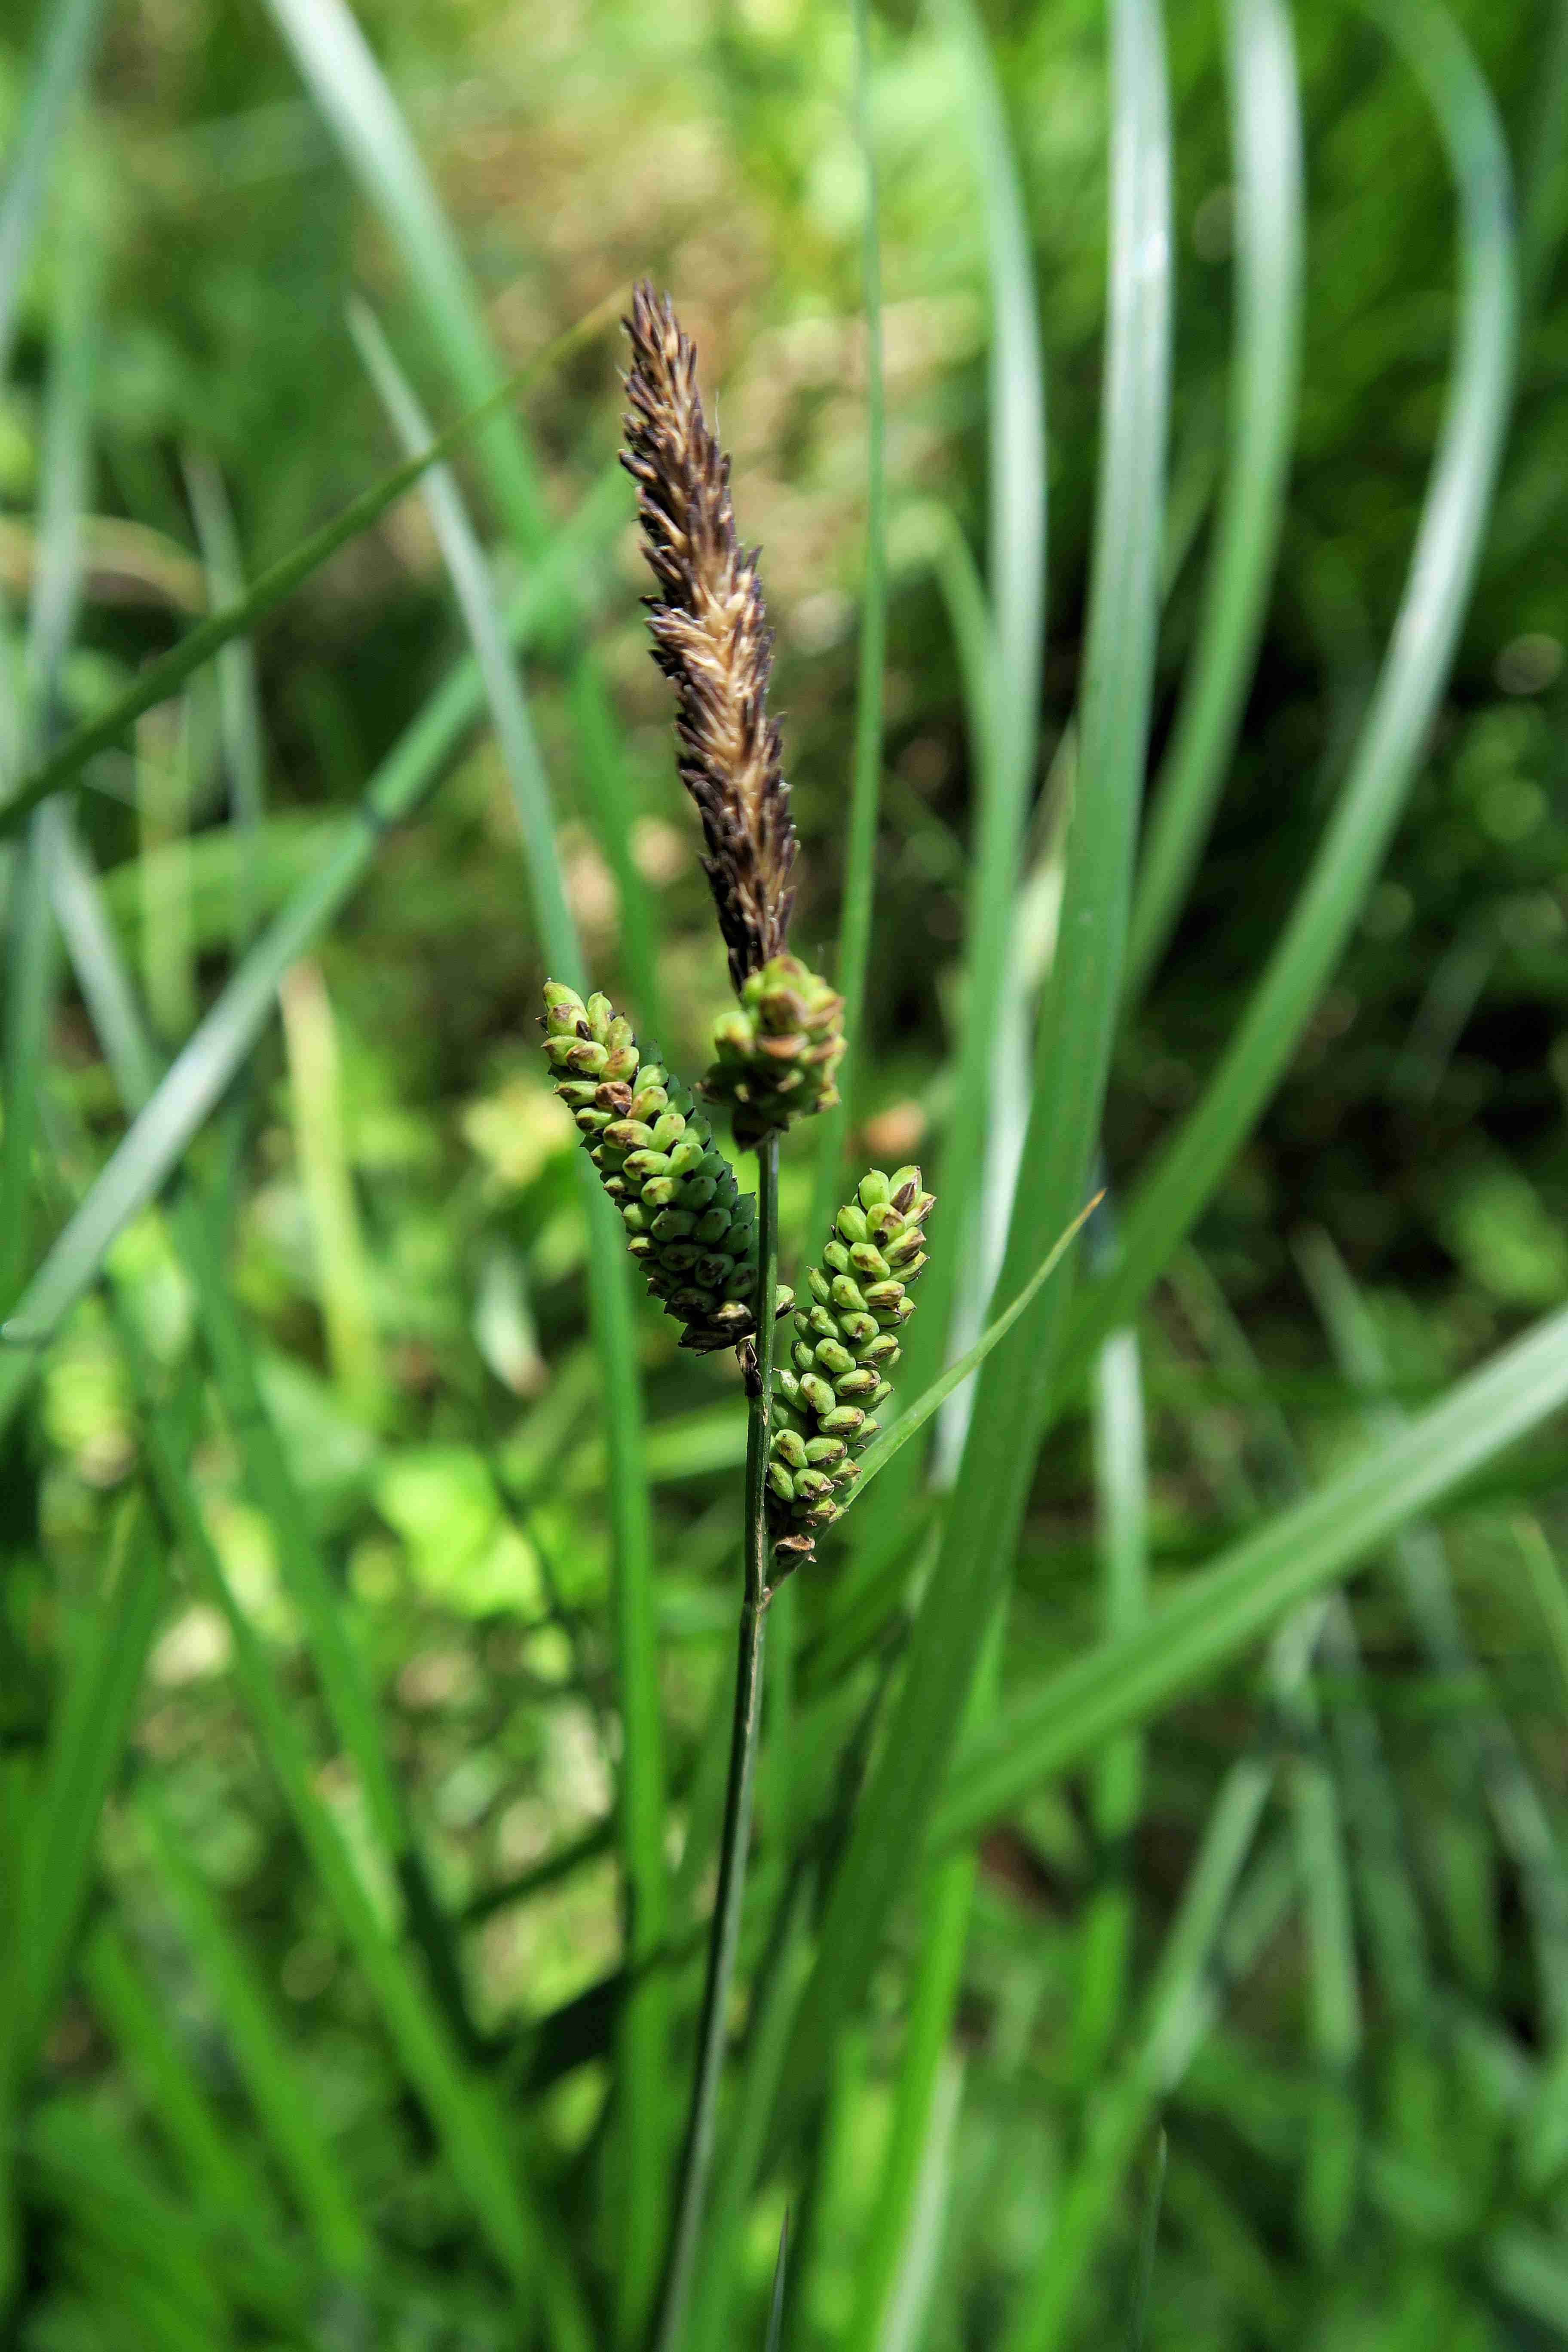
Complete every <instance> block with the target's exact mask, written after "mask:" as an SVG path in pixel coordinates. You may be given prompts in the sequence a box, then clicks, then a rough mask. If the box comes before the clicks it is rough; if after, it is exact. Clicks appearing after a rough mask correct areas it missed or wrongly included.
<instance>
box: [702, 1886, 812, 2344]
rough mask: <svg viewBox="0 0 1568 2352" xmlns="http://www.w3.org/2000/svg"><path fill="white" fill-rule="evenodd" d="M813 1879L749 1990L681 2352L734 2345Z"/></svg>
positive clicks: (797, 1890) (799, 1889)
mask: <svg viewBox="0 0 1568 2352" xmlns="http://www.w3.org/2000/svg"><path fill="white" fill-rule="evenodd" d="M815 1899H816V1873H815V1872H814V1871H812V1870H810V1869H802V1870H797V1871H796V1873H795V1876H794V1880H793V1883H792V1885H791V1886H790V1889H789V1891H788V1892H787V1894H786V1895H785V1898H784V1907H783V1912H782V1916H781V1918H780V1921H779V1925H778V1928H777V1932H776V1934H775V1936H774V1938H773V1946H772V1948H771V1949H770V1951H769V1952H768V1954H767V1956H766V1957H765V1958H764V1960H763V1965H762V1967H761V1969H759V1971H758V1975H757V1979H756V1982H755V1984H754V1985H753V1987H752V1996H751V2010H752V2015H751V2021H750V2025H749V2028H748V2032H747V2036H746V2053H745V2061H744V2064H743V2067H742V2073H741V2078H740V2081H739V2083H738V2084H737V2085H736V2088H735V2093H734V2102H733V2110H732V2118H731V2129H730V2134H729V2137H728V2139H727V2140H726V2142H725V2145H724V2147H723V2150H722V2153H721V2158H720V2160H719V2162H718V2163H717V2164H716V2165H715V2167H714V2189H713V2203H712V2208H711V2210H710V2215H709V2224H708V2229H707V2231H706V2233H705V2238H704V2244H703V2259H702V2264H701V2269H700V2273H699V2278H698V2284H697V2288H696V2292H695V2293H694V2294H693V2296H692V2299H691V2328H690V2335H689V2344H688V2347H683V2352H722V2347H725V2346H727V2345H729V2344H731V2343H732V2342H733V2341H734V2327H733V2323H732V2321H731V2316H730V2305H731V2295H732V2293H733V2287H734V2273H735V2263H736V2258H737V2255H738V2253H739V2252H740V2248H741V2244H742V2235H743V2224H744V2220H745V2211H746V2201H747V2200H748V2198H749V2197H750V2195H751V2193H752V2185H753V2183H754V2181H755V2179H756V2175H757V2168H758V2166H759V2165H760V2164H761V2162H762V2160H763V2146H764V2142H765V2138H766V2134H767V2121H768V2116H769V2115H770V2114H771V2113H772V2110H773V2101H774V2099H775V2098H776V2097H777V2095H778V2086H779V2072H780V2069H781V2068H782V2066H783V2064H784V2052H785V2050H786V2048H787V2046H788V2039H789V2029H790V2025H791V2023H792V2021H793V2020H794V2017H795V2007H796V2004H797V2003H798V2001H799V2000H800V1996H801V1994H802V1992H803V1991H804V1990H805V1973H806V1967H807V1964H808V1962H809V1959H810V1949H809V1934H810V1925H811V1909H812V1905H813V1903H814V1901H815Z"/></svg>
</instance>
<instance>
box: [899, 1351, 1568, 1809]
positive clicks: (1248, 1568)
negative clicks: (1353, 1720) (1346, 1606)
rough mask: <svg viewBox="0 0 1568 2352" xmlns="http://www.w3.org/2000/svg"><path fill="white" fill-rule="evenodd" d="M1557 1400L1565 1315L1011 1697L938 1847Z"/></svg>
mask: <svg viewBox="0 0 1568 2352" xmlns="http://www.w3.org/2000/svg"><path fill="white" fill-rule="evenodd" d="M1565 1399H1568V1309H1563V1310H1561V1311H1560V1312H1559V1313H1558V1314H1556V1315H1553V1316H1550V1317H1548V1318H1546V1319H1545V1320H1544V1321H1542V1323H1539V1324H1538V1325H1537V1326H1536V1327H1535V1328H1534V1329H1533V1330H1531V1331H1530V1332H1528V1333H1527V1334H1526V1335H1525V1336H1524V1337H1523V1338H1522V1339H1518V1340H1516V1341H1515V1342H1514V1343H1513V1345H1512V1346H1511V1347H1509V1348H1505V1349H1502V1350H1501V1351H1500V1353H1499V1354H1498V1355H1497V1356H1495V1357H1494V1358H1493V1359H1492V1360H1491V1362H1490V1363H1489V1364H1488V1365H1486V1366H1485V1367H1484V1368H1483V1369H1482V1370H1479V1371H1477V1372H1473V1373H1471V1374H1470V1376H1469V1377H1468V1379H1467V1380H1464V1381H1459V1382H1458V1383H1457V1385H1456V1386H1455V1387H1454V1388H1453V1389H1451V1390H1450V1391H1449V1392H1448V1394H1447V1396H1446V1397H1445V1398H1444V1399H1443V1401H1442V1402H1440V1403H1439V1404H1436V1405H1434V1406H1432V1407H1431V1408H1430V1409H1429V1410H1428V1411H1427V1412H1424V1413H1422V1414H1420V1415H1418V1416H1417V1417H1416V1418H1415V1420H1413V1421H1411V1422H1410V1423H1407V1425H1406V1426H1405V1429H1404V1430H1403V1431H1401V1432H1400V1433H1399V1434H1398V1435H1397V1436H1396V1437H1394V1438H1391V1439H1389V1440H1387V1441H1386V1442H1384V1443H1383V1444H1378V1445H1375V1446H1369V1447H1368V1448H1367V1450H1366V1452H1365V1453H1364V1454H1363V1455H1362V1456H1361V1458H1360V1459H1359V1460H1358V1461H1356V1462H1354V1463H1352V1465H1350V1466H1349V1468H1348V1469H1346V1470H1344V1471H1342V1472H1341V1473H1340V1474H1339V1475H1338V1476H1336V1477H1334V1478H1331V1479H1330V1480H1329V1481H1328V1482H1327V1483H1326V1484H1325V1485H1324V1486H1321V1487H1320V1488H1319V1489H1318V1491H1317V1492H1316V1493H1315V1494H1313V1495H1310V1496H1308V1497H1307V1498H1306V1499H1305V1500H1304V1501H1303V1502H1300V1503H1298V1504H1294V1505H1292V1506H1291V1507H1290V1508H1289V1509H1288V1510H1285V1511H1281V1512H1279V1514H1278V1515H1277V1516H1276V1517H1274V1518H1272V1519H1271V1520H1269V1521H1268V1524H1267V1525H1266V1526H1264V1527H1263V1528H1259V1529H1258V1532H1257V1533H1256V1534H1255V1535H1252V1536H1249V1537H1247V1538H1246V1539H1245V1540H1244V1541H1243V1542H1241V1543H1239V1544H1237V1545H1236V1546H1234V1547H1233V1549H1231V1550H1230V1551H1228V1552H1226V1554H1225V1555H1224V1556H1223V1557H1222V1558H1221V1559H1218V1560H1216V1561H1215V1563H1214V1565H1213V1566H1212V1567H1210V1568H1208V1569H1205V1570H1203V1571H1202V1572H1201V1573H1200V1574H1198V1575H1195V1576H1194V1577H1192V1578H1190V1579H1189V1580H1187V1581H1186V1583H1185V1584H1184V1587H1183V1590H1182V1591H1181V1592H1180V1593H1179V1594H1178V1595H1177V1597H1176V1598H1175V1599H1173V1600H1172V1601H1166V1602H1165V1603H1164V1604H1163V1607H1161V1608H1158V1609H1156V1610H1154V1611H1152V1613H1151V1615H1150V1617H1149V1619H1148V1621H1147V1623H1146V1624H1145V1625H1144V1626H1143V1627H1142V1629H1140V1630H1139V1631H1138V1632H1136V1633H1131V1634H1125V1635H1123V1636H1121V1638H1120V1639H1119V1640H1117V1641H1114V1642H1105V1643H1100V1645H1099V1647H1098V1648H1096V1649H1094V1650H1092V1651H1090V1652H1089V1654H1087V1655H1086V1656H1083V1657H1080V1658H1079V1659H1076V1660H1075V1661H1074V1662H1073V1663H1072V1664H1070V1665H1068V1666H1066V1667H1064V1668H1062V1669H1061V1670H1060V1671H1059V1672H1058V1673H1056V1674H1053V1675H1049V1676H1048V1677H1047V1679H1046V1681H1045V1682H1043V1683H1041V1684H1039V1685H1037V1687H1036V1688H1035V1690H1034V1691H1032V1692H1030V1693H1028V1694H1026V1695H1020V1696H1016V1697H1015V1698H1014V1699H1012V1700H1010V1701H1009V1702H1008V1704H1007V1705H1006V1706H1004V1707H1003V1708H1002V1710H1001V1712H1000V1713H999V1715H998V1716H997V1718H996V1721H995V1723H994V1726H993V1727H991V1728H990V1729H989V1730H988V1731H987V1732H985V1733H984V1735H982V1736H981V1737H980V1738H977V1739H976V1740H975V1741H974V1743H973V1747H972V1748H971V1749H970V1750H969V1752H968V1753H967V1754H966V1755H965V1756H963V1757H962V1758H961V1759H960V1760H959V1763H958V1766H957V1768H956V1769H955V1770H954V1773H953V1776H952V1782H951V1784H950V1786H949V1789H948V1791H947V1794H946V1796H945V1798H944V1800H943V1801H942V1806H941V1808H940V1811H939V1813H938V1816H937V1820H936V1822H935V1824H934V1833H935V1836H936V1838H937V1841H938V1843H946V1842H947V1841H948V1840H950V1839H952V1838H959V1837H969V1836H972V1835H973V1833H974V1832H975V1831H976V1830H977V1829H978V1828H979V1827H980V1826H981V1824H982V1823H983V1822H987V1821H990V1820H993V1819H994V1818H995V1816H996V1815H997V1814H998V1813H1000V1812H1002V1811H1005V1810H1006V1809H1007V1807H1008V1806H1010V1805H1012V1804H1015V1803H1016V1801H1018V1799H1019V1798H1020V1797H1021V1796H1022V1795H1023V1794H1024V1793H1025V1791H1026V1790H1028V1789H1029V1788H1031V1787H1032V1786H1033V1785H1034V1783H1035V1782H1036V1781H1037V1780H1042V1779H1044V1778H1046V1777H1047V1775H1048V1774H1051V1773H1054V1772H1058V1771H1061V1770H1063V1769H1065V1768H1066V1767H1067V1765H1068V1764H1069V1763H1074V1762H1076V1761H1077V1760H1078V1759H1079V1758H1080V1757H1082V1756H1084V1755H1087V1754H1089V1753H1091V1752H1092V1751H1093V1749H1094V1748H1097V1747H1098V1746H1099V1745H1100V1743H1101V1742H1102V1741H1103V1740H1105V1739H1107V1738H1110V1737H1111V1736H1112V1734H1114V1733H1116V1732H1118V1731H1122V1730H1125V1729H1127V1728H1128V1727H1130V1726H1131V1725H1132V1724H1135V1723H1141V1722H1145V1721H1147V1720H1148V1719H1149V1717H1151V1716H1152V1715H1153V1714H1154V1713H1156V1712H1157V1710H1158V1709H1159V1708H1160V1707H1162V1706H1165V1705H1167V1704H1168V1703H1169V1702H1170V1701H1171V1700H1172V1699H1173V1698H1174V1697H1175V1696H1177V1695H1178V1693H1180V1692H1182V1691H1184V1690H1188V1689H1190V1688H1191V1687H1192V1686H1193V1685H1194V1684H1195V1683H1197V1682H1199V1681H1201V1680H1202V1679H1203V1677H1204V1676H1205V1675H1209V1674H1212V1673H1213V1672H1214V1671H1215V1669H1216V1668H1217V1667H1219V1666H1221V1665H1223V1664H1225V1663H1226V1661H1227V1660H1228V1659H1230V1658H1232V1657H1234V1656H1235V1655H1236V1654H1237V1652H1238V1651H1239V1650H1241V1649H1243V1648H1245V1647H1246V1645H1247V1643H1248V1642H1250V1641H1252V1640H1254V1639H1256V1637H1257V1636H1258V1634H1259V1633H1263V1632H1264V1631H1265V1630H1266V1629H1267V1628H1268V1625H1269V1624H1270V1623H1271V1622H1273V1621H1274V1620H1276V1619H1277V1618H1279V1616H1281V1615H1283V1614H1284V1613H1285V1612H1287V1611H1288V1610H1289V1609H1290V1608H1291V1607H1293V1606H1294V1605H1295V1604H1296V1603H1297V1602H1299V1601H1304V1600H1306V1599H1308V1598H1309V1597H1310V1595H1311V1594H1312V1593H1314V1592H1317V1591H1321V1590H1322V1589H1323V1588H1324V1586H1326V1585H1329V1584H1331V1583H1333V1582H1335V1581H1336V1580H1338V1579H1340V1578H1341V1577H1343V1576H1345V1575H1346V1574H1348V1573H1349V1572H1350V1571H1351V1570H1352V1569H1353V1568H1355V1566H1356V1565H1357V1564H1358V1563H1359V1562H1360V1561H1361V1560H1363V1559H1365V1557H1366V1556H1367V1554H1368V1553H1369V1552H1372V1551H1374V1550H1375V1549H1377V1547H1378V1545H1380V1544H1381V1543H1383V1542H1384V1541H1385V1540H1386V1539H1387V1538H1388V1537H1389V1536H1390V1535H1392V1534H1393V1533H1394V1530H1395V1528H1400V1527H1402V1526H1404V1525H1405V1523H1406V1522H1407V1521H1408V1520H1410V1519H1412V1518H1415V1517H1418V1516H1419V1515H1420V1514H1421V1513H1422V1512H1423V1511H1426V1510H1428V1509H1430V1508H1431V1507H1432V1506H1433V1505H1434V1504H1435V1503H1436V1502H1438V1501H1440V1500H1441V1498H1442V1497H1443V1496H1445V1495H1448V1494H1451V1493H1452V1492H1453V1490H1454V1489H1455V1488H1456V1487H1457V1486H1459V1485H1461V1484H1462V1482H1463V1481H1464V1479H1465V1478H1466V1477H1467V1476H1468V1475H1469V1473H1470V1472H1471V1471H1473V1470H1476V1469H1478V1468H1479V1467H1480V1466H1481V1465H1482V1464H1484V1463H1485V1462H1487V1461H1489V1459H1490V1458H1491V1456H1492V1455H1493V1454H1497V1453H1499V1452H1500V1451H1501V1449H1502V1448H1503V1447H1504V1446H1507V1445H1510V1444H1513V1443H1514V1442H1515V1440H1516V1439H1518V1438H1521V1437H1522V1436H1524V1435H1525V1434H1526V1433H1528V1432H1529V1431H1531V1429H1534V1428H1535V1427H1537V1426H1538V1424H1539V1423H1541V1422H1542V1421H1543V1420H1544V1419H1545V1418H1546V1417H1547V1415H1548V1414H1550V1413H1552V1412H1556V1411H1557V1410H1558V1409H1559V1407H1560V1406H1561V1405H1562V1404H1563V1402H1564V1400H1565Z"/></svg>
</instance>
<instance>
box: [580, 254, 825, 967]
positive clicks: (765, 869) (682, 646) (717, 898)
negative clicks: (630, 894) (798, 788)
mask: <svg viewBox="0 0 1568 2352" xmlns="http://www.w3.org/2000/svg"><path fill="white" fill-rule="evenodd" d="M626 332H627V333H628V335H629V336H630V337H631V345H632V366H631V372H630V373H629V374H628V375H627V377H626V398H627V401H628V403H629V404H630V405H629V414H628V415H627V416H626V450H625V453H624V454H623V456H622V458H621V463H622V465H623V466H625V467H626V471H627V472H628V473H629V474H630V476H631V477H632V479H633V480H634V481H635V482H636V484H637V511H638V514H639V516H640V518H641V520H642V527H643V537H644V541H645V546H646V551H647V560H648V562H649V564H650V565H651V566H652V569H653V575H654V578H655V580H656V581H657V582H658V594H657V595H656V596H650V597H648V598H647V599H646V602H647V606H648V613H649V620H648V626H649V629H650V631H651V632H652V635H653V657H654V659H655V661H656V662H657V663H658V666H659V667H660V669H661V670H663V672H664V674H665V676H666V677H668V678H670V679H672V680H673V681H674V684H675V688H676V694H677V708H676V722H675V727H676V735H677V738H678V740H679V745H680V781H681V782H682V783H683V784H684V785H685V786H686V789H687V791H688V792H689V793H690V794H691V797H692V799H693V800H694V801H695V802H696V803H697V806H698V809H699V810H700V813H701V817H702V831H703V835H704V837H705V839H706V841H707V845H708V855H707V856H706V857H704V859H703V861H702V864H703V869H704V871H705V872H706V874H707V876H708V881H709V885H710V888H711V890H712V892H713V903H714V905H715V907H716V908H718V912H719V928H720V929H721V931H722V932H723V934H724V944H725V946H726V947H727V948H728V949H729V950H730V977H731V980H732V981H733V982H734V983H735V987H736V988H737V990H739V989H740V988H741V986H742V983H743V982H744V981H745V979H746V976H747V974H748V973H750V972H753V971H760V970H761V968H762V966H763V964H765V963H766V962H767V961H769V959H770V957H773V956H775V955H777V954H778V952H779V950H781V949H782V948H783V946H784V935H785V932H786V931H787V929H788V927H789V916H790V907H791V904H792V902H793V899H794V897H795V893H794V891H793V889H792V888H791V887H790V881H789V876H790V868H791V866H793V865H794V863H795V826H794V824H792V823H791V821H790V814H789V786H788V785H787V784H786V783H785V782H784V775H783V772H782V771H781V769H780V765H779V733H778V728H777V726H776V725H775V724H774V722H773V720H772V719H770V718H769V717H768V713H767V690H768V677H769V674H770V672H771V671H772V668H773V632H772V631H771V630H770V629H769V627H768V625H767V614H766V613H765V611H764V609H763V593H762V589H761V587H760V586H759V584H758V581H757V551H756V550H755V549H752V551H750V552H749V553H748V552H747V551H745V550H744V549H742V547H741V546H740V544H739V542H738V541H737V540H736V537H735V516H734V509H733V508H732V507H731V502H730V461H729V459H728V457H725V456H724V455H723V453H722V452H721V449H720V447H719V444H718V442H717V441H716V440H715V439H714V437H713V436H712V434H711V433H710V431H709V430H708V426H707V423H706V421H705V420H704V417H703V415H702V403H701V402H700V399H699V398H698V395H697V354H696V352H695V350H694V349H693V347H692V345H691V342H690V341H689V338H688V337H687V336H685V335H683V334H682V333H681V331H680V328H679V323H678V321H677V320H676V316H675V312H674V310H672V309H671V308H670V303H669V298H668V295H666V296H665V298H664V299H663V300H662V301H659V300H658V299H656V298H655V296H654V292H653V289H652V288H651V287H650V286H648V285H647V283H646V282H644V283H642V284H639V285H638V286H637V288H636V289H635V290H634V292H633V295H632V315H631V317H630V318H629V319H628V320H626Z"/></svg>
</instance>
